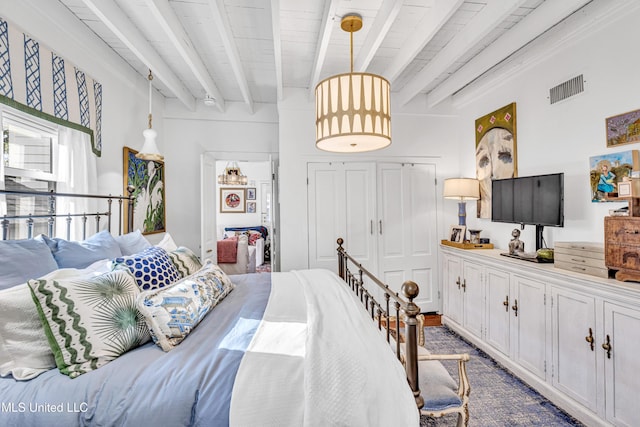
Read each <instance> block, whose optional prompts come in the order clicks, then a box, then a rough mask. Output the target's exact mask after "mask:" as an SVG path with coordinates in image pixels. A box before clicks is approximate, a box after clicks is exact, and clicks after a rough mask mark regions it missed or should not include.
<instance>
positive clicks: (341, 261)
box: [336, 237, 345, 280]
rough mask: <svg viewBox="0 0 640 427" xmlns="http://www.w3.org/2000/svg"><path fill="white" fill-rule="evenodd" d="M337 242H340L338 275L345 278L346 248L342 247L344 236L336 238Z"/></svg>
mask: <svg viewBox="0 0 640 427" xmlns="http://www.w3.org/2000/svg"><path fill="white" fill-rule="evenodd" d="M336 243H337V244H338V276H340V278H342V279H343V280H344V277H345V275H344V273H345V271H344V269H345V263H344V261H345V260H344V248H343V247H342V244H343V243H344V240H343V239H342V237H338V240H336Z"/></svg>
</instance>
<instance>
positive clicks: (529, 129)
mask: <svg viewBox="0 0 640 427" xmlns="http://www.w3.org/2000/svg"><path fill="white" fill-rule="evenodd" d="M596 11H597V4H596V5H592V7H588V8H586V9H585V10H584V11H582V12H581V13H580V14H577V16H574V17H573V18H572V20H571V22H570V24H571V25H568V24H567V25H561V26H558V28H556V29H555V30H554V31H553V32H552V33H550V34H548V35H546V36H545V37H544V38H543V39H542V40H539V41H538V42H537V43H534V44H533V45H532V46H531V47H530V48H529V49H528V52H527V53H526V54H525V55H523V56H521V57H520V58H516V59H514V60H512V61H509V62H508V63H507V64H505V66H504V72H502V73H492V75H489V76H488V77H487V78H486V79H485V81H484V82H483V83H485V84H484V85H480V84H476V85H472V86H470V87H468V88H467V89H466V90H465V91H462V92H461V93H460V94H458V95H457V96H456V97H455V99H454V105H455V104H460V105H463V104H464V105H463V106H462V107H461V108H460V109H458V110H457V113H458V114H459V115H460V118H459V122H458V123H459V125H460V128H461V129H462V134H461V138H460V139H459V141H458V145H459V147H460V158H461V173H462V174H463V175H467V176H473V174H474V171H475V158H474V148H475V134H474V122H475V119H476V118H478V117H481V116H483V115H485V114H487V113H490V112H491V111H494V110H496V109H498V108H500V107H502V106H504V105H507V104H509V103H511V102H516V115H517V144H518V147H517V153H518V175H519V176H527V175H537V174H545V173H555V172H564V174H565V192H564V197H565V204H564V206H565V223H564V227H563V228H554V227H546V228H545V231H544V237H545V240H546V242H547V244H548V246H549V247H553V242H555V241H592V242H603V241H604V220H603V217H604V216H606V215H607V214H608V210H609V209H612V208H619V207H621V206H622V205H621V204H620V203H600V204H598V203H592V202H591V197H590V184H589V157H590V156H595V155H600V154H607V153H611V152H615V151H626V150H637V149H640V145H639V144H629V145H623V146H620V147H616V148H615V149H614V148H607V146H606V136H605V118H606V117H610V116H614V115H617V114H620V113H624V112H627V111H630V110H635V109H638V108H640V102H639V101H638V96H637V95H638V87H640V74H639V73H638V69H639V68H640V57H638V55H635V54H633V52H634V51H635V50H637V46H636V42H635V37H633V36H632V33H633V31H632V30H631V29H632V28H634V27H635V26H637V22H638V20H639V19H640V7H638V6H634V7H633V9H632V10H627V11H626V13H625V14H618V15H617V16H608V17H606V19H604V18H603V19H604V22H602V21H600V20H598V19H596V18H595V16H596V15H595V13H596ZM579 23H587V24H588V25H589V26H588V27H587V28H585V30H584V32H582V33H575V28H576V27H575V25H576V24H579ZM563 40H566V41H563ZM558 45H560V47H558ZM528 58H536V60H535V61H534V62H533V63H529V62H528V61H529V59H528ZM579 74H584V77H585V80H586V84H585V87H586V90H585V92H584V93H582V94H579V95H577V96H575V97H572V98H569V99H567V100H565V101H561V102H559V103H557V104H554V105H550V103H549V100H548V99H547V97H548V95H549V89H550V88H551V87H553V86H555V85H557V84H559V83H562V82H563V81H566V80H568V79H569V78H572V77H574V76H577V75H579ZM478 94H481V96H477V95H478ZM474 213H475V203H467V214H468V216H467V225H468V226H469V227H470V228H478V229H482V230H483V231H482V234H481V237H489V238H491V240H492V242H493V243H494V244H496V245H497V246H498V247H499V248H502V249H506V248H507V247H508V241H509V239H510V238H511V230H512V229H513V228H515V226H514V225H512V224H499V223H492V222H491V221H490V220H486V219H482V220H481V219H477V218H475V215H474ZM534 231H535V227H534V226H526V227H525V230H524V231H523V232H522V236H521V240H523V241H524V242H525V244H526V246H525V250H526V251H533V250H535V234H534Z"/></svg>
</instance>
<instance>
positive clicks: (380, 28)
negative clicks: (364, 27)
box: [353, 0, 403, 72]
mask: <svg viewBox="0 0 640 427" xmlns="http://www.w3.org/2000/svg"><path fill="white" fill-rule="evenodd" d="M402 3H403V0H385V1H384V2H383V3H382V6H381V7H380V9H379V10H378V13H377V14H376V19H375V20H374V21H373V24H372V26H371V29H370V30H369V32H368V33H367V38H366V39H365V40H364V43H363V44H362V47H361V48H360V52H359V53H358V56H357V58H356V59H355V61H354V64H353V70H354V71H357V72H365V71H366V70H367V67H369V64H370V63H371V61H372V60H373V57H374V56H375V54H376V52H377V51H378V49H379V48H380V45H381V44H382V42H383V41H384V38H385V37H386V36H387V33H388V32H389V30H390V29H391V25H392V24H393V22H394V21H395V20H396V18H397V17H398V13H400V9H401V8H402Z"/></svg>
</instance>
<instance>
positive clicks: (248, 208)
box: [247, 202, 256, 213]
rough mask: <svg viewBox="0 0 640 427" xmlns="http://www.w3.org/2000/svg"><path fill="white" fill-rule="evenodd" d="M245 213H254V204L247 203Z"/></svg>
mask: <svg viewBox="0 0 640 427" xmlns="http://www.w3.org/2000/svg"><path fill="white" fill-rule="evenodd" d="M247 213H256V202H247Z"/></svg>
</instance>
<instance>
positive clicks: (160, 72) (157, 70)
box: [82, 0, 196, 111]
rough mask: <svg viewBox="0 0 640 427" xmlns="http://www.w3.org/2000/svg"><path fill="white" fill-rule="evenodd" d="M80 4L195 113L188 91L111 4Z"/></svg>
mask: <svg viewBox="0 0 640 427" xmlns="http://www.w3.org/2000/svg"><path fill="white" fill-rule="evenodd" d="M82 2H83V3H84V4H85V5H86V6H87V7H88V8H89V9H90V10H91V11H92V12H93V13H94V14H95V15H96V16H97V17H98V19H100V21H102V23H103V24H105V25H106V26H107V28H109V30H111V32H113V34H115V35H116V37H118V39H120V41H121V42H122V43H124V44H125V46H127V48H129V50H131V52H133V54H134V55H136V57H138V59H140V61H142V62H143V63H144V64H145V65H146V66H147V67H148V68H149V69H151V70H152V71H153V75H154V76H155V77H156V78H157V79H159V80H161V81H162V82H163V83H164V84H165V85H166V86H167V88H168V89H169V90H170V91H171V92H172V93H173V94H174V95H175V96H176V98H178V99H179V100H180V101H181V102H182V103H183V104H184V105H185V106H186V107H187V109H189V110H190V111H195V103H196V100H195V98H194V97H193V95H192V94H191V92H189V90H188V89H187V88H186V87H185V86H184V84H183V83H182V81H181V80H180V78H178V76H177V75H176V74H175V73H174V72H173V70H172V69H171V67H169V65H168V64H167V63H166V62H165V61H164V60H163V59H162V57H161V56H160V54H158V52H157V51H156V50H155V49H154V48H153V46H152V45H151V44H150V43H149V42H148V41H147V39H146V38H145V36H144V35H143V34H142V33H141V32H140V30H139V29H138V28H137V27H136V26H135V25H134V24H133V23H132V22H131V20H130V19H129V18H128V17H127V15H126V14H125V13H124V12H123V11H122V9H120V8H119V7H118V6H117V4H116V3H115V2H114V1H111V0H82ZM145 77H146V76H145Z"/></svg>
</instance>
